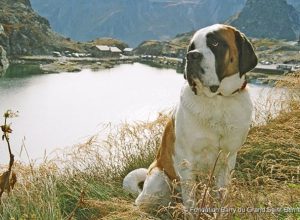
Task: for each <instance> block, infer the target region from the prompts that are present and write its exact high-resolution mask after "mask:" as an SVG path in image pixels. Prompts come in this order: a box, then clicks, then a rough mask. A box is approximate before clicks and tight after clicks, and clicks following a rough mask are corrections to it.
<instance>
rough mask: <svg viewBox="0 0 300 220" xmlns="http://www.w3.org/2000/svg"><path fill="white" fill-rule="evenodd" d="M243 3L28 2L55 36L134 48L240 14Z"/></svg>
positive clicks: (239, 0) (220, 0) (240, 0)
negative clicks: (108, 41) (104, 39)
mask: <svg viewBox="0 0 300 220" xmlns="http://www.w3.org/2000/svg"><path fill="white" fill-rule="evenodd" d="M245 1H246V0H188V1H187V0H143V1H141V0H126V1H124V0H112V1H107V0H89V1H86V0H65V1H61V0H31V2H32V6H33V8H34V9H35V10H36V11H37V12H39V13H40V14H41V15H42V16H45V17H46V18H47V19H48V20H49V21H50V23H51V26H52V27H53V28H54V30H55V31H57V32H58V33H62V34H63V35H65V36H68V37H71V38H73V39H76V40H81V41H86V40H93V39H96V38H99V37H113V38H118V39H121V40H123V41H125V42H128V43H129V44H130V45H131V46H136V45H138V44H139V43H140V42H142V41H144V40H148V39H156V40H166V39H169V38H172V37H173V36H175V35H176V34H178V33H183V32H188V31H191V30H195V29H198V28H199V27H203V26H206V25H209V24H212V23H216V22H222V21H224V20H227V19H228V17H230V16H231V15H233V14H235V13H236V12H238V11H240V10H241V9H242V7H243V6H244V4H245Z"/></svg>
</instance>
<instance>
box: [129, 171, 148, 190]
mask: <svg viewBox="0 0 300 220" xmlns="http://www.w3.org/2000/svg"><path fill="white" fill-rule="evenodd" d="M147 172H148V170H147V169H145V168H139V169H136V170H133V171H131V172H130V173H128V174H127V176H125V178H124V180H123V189H125V190H126V191H128V192H130V193H132V194H135V195H138V194H140V193H141V192H142V190H143V186H144V182H145V180H146V176H147Z"/></svg>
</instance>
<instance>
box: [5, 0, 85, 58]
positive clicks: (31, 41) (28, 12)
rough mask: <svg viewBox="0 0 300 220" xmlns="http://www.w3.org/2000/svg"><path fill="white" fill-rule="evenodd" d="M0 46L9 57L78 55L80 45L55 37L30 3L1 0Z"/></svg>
mask: <svg viewBox="0 0 300 220" xmlns="http://www.w3.org/2000/svg"><path fill="white" fill-rule="evenodd" d="M0 5H1V7H0V45H2V46H3V47H4V49H5V50H6V52H7V54H8V55H9V56H19V55H40V54H51V52H52V51H54V50H71V51H80V49H81V48H80V45H77V44H76V43H75V42H72V41H71V40H70V39H66V38H64V37H61V36H60V35H58V34H56V33H54V32H53V31H52V30H51V28H50V24H49V22H48V21H47V20H46V19H45V18H43V17H41V16H39V15H38V14H37V13H35V12H34V11H33V9H32V8H31V4H30V2H29V0H0Z"/></svg>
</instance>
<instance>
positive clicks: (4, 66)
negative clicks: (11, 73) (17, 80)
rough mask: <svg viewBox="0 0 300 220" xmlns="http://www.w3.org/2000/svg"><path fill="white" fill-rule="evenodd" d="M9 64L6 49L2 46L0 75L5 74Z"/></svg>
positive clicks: (0, 50)
mask: <svg viewBox="0 0 300 220" xmlns="http://www.w3.org/2000/svg"><path fill="white" fill-rule="evenodd" d="M8 66H9V62H8V59H7V57H6V51H5V50H4V48H3V47H2V46H0V76H1V75H2V74H5V72H6V70H7V68H8Z"/></svg>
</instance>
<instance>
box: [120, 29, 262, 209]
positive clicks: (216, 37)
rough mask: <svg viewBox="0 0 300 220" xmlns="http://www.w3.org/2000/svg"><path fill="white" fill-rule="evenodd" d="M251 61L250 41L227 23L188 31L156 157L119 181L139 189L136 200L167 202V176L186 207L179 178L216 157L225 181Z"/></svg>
mask: <svg viewBox="0 0 300 220" xmlns="http://www.w3.org/2000/svg"><path fill="white" fill-rule="evenodd" d="M256 64H257V57H256V55H255V53H254V50H253V47H252V45H251V43H250V42H249V41H248V39H247V38H246V37H245V35H244V34H242V33H241V32H239V31H238V30H236V29H235V28H233V27H231V26H227V25H222V24H216V25H212V26H209V27H206V28H203V29H200V30H199V31H197V32H196V33H195V34H194V36H193V38H192V40H191V42H190V45H189V48H188V53H187V62H186V69H185V78H186V79H187V81H188V83H187V84H186V85H185V86H184V87H183V89H182V92H181V96H180V102H179V104H178V106H177V109H176V112H175V113H174V115H173V119H171V120H170V121H169V122H168V123H167V125H166V127H165V130H164V133H163V137H162V141H161V145H160V148H159V151H158V154H157V156H156V159H155V161H154V162H153V163H152V164H151V166H150V167H149V168H148V170H147V169H143V168H141V169H137V170H134V171H132V172H131V173H129V174H128V175H127V176H126V177H125V179H124V181H123V187H124V188H125V189H126V190H128V191H130V192H133V193H139V196H138V197H137V199H136V204H137V205H138V206H140V207H148V206H150V207H152V206H153V205H154V204H163V205H164V204H167V203H168V202H170V196H171V183H172V181H173V180H178V181H180V183H181V184H180V187H181V193H182V200H183V202H184V205H185V206H186V208H188V207H191V206H193V204H194V198H192V197H191V193H190V192H191V187H190V186H191V185H192V184H182V183H185V182H190V183H193V182H194V183H196V181H197V178H198V175H199V174H205V173H206V174H210V172H211V171H212V169H213V167H214V164H215V163H216V160H217V163H216V167H215V170H214V174H215V179H216V186H217V187H220V188H221V187H225V186H226V185H227V184H228V183H229V181H230V173H231V171H232V170H233V169H234V166H235V162H236V156H237V152H238V150H239V149H240V148H241V146H242V144H243V143H244V141H245V139H246V136H247V134H248V131H249V128H250V123H251V114H252V103H251V100H250V97H249V94H248V92H247V89H246V88H245V87H246V83H245V82H246V81H245V74H246V73H247V72H248V71H250V70H251V69H253V68H254V67H255V66H256ZM219 152H221V154H220V155H219ZM218 155H219V158H218ZM217 158H218V159H217ZM142 182H144V185H143V187H141V185H142V184H141V183H142Z"/></svg>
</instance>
